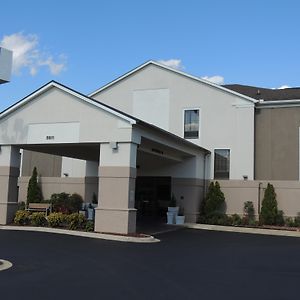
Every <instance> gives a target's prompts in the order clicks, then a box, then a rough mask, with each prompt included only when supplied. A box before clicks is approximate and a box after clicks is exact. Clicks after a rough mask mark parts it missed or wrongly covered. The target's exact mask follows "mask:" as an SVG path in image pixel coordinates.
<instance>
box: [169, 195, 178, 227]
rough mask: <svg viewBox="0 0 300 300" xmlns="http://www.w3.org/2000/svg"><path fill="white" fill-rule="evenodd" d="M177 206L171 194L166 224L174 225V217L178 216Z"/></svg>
mask: <svg viewBox="0 0 300 300" xmlns="http://www.w3.org/2000/svg"><path fill="white" fill-rule="evenodd" d="M176 205H177V200H176V197H175V196H174V194H172V197H171V200H170V203H169V206H168V212H167V219H168V222H167V224H174V223H175V217H176V216H177V215H178V211H179V207H178V206H176Z"/></svg>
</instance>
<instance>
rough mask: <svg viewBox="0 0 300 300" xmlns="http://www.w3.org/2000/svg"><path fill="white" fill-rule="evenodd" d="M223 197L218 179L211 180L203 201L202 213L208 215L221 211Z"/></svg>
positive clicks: (223, 201)
mask: <svg viewBox="0 0 300 300" xmlns="http://www.w3.org/2000/svg"><path fill="white" fill-rule="evenodd" d="M224 203H225V197H224V194H223V192H222V191H221V187H220V184H219V182H218V181H216V182H215V183H214V182H211V183H210V185H209V187H208V192H207V196H206V199H205V202H204V214H205V215H206V216H210V215H212V214H214V213H218V212H220V211H221V209H222V206H223V205H224Z"/></svg>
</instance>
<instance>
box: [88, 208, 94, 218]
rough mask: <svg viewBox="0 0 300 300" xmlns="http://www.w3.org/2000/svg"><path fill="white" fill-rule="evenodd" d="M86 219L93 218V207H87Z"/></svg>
mask: <svg viewBox="0 0 300 300" xmlns="http://www.w3.org/2000/svg"><path fill="white" fill-rule="evenodd" d="M87 219H88V220H90V221H93V220H94V209H93V208H88V209H87Z"/></svg>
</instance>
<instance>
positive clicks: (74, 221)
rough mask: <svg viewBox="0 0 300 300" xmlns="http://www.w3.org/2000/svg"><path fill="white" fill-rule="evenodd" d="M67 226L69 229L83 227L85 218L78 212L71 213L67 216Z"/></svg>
mask: <svg viewBox="0 0 300 300" xmlns="http://www.w3.org/2000/svg"><path fill="white" fill-rule="evenodd" d="M67 222H68V228H69V229H71V230H76V229H84V227H85V223H86V218H85V216H84V215H82V214H79V213H73V214H71V215H68V216H67Z"/></svg>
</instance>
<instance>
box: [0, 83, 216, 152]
mask: <svg viewBox="0 0 300 300" xmlns="http://www.w3.org/2000/svg"><path fill="white" fill-rule="evenodd" d="M52 87H56V88H58V89H59V90H61V91H64V92H66V93H69V94H70V95H73V96H75V97H78V98H80V99H81V100H83V101H85V102H87V103H89V104H92V105H94V106H96V107H98V108H100V109H103V110H104V111H107V112H109V113H111V114H113V115H115V116H117V117H119V118H121V119H123V120H126V121H128V122H129V123H130V124H132V125H135V124H139V125H141V126H144V127H148V128H152V129H154V130H156V131H159V132H161V133H164V134H167V135H168V136H170V137H172V138H173V139H175V140H176V141H178V142H181V143H183V144H186V145H188V146H190V147H193V148H196V149H201V150H202V151H204V152H206V153H210V151H209V150H207V149H205V148H203V147H201V146H198V145H196V144H194V143H192V142H190V141H187V140H185V139H183V138H181V137H180V136H177V135H175V134H173V133H171V132H168V131H166V130H164V129H162V128H160V127H157V126H155V125H153V124H149V123H147V122H144V121H142V120H140V119H138V118H135V117H133V116H131V115H129V114H127V113H124V112H122V111H120V110H118V109H115V108H113V107H111V106H109V105H107V104H104V103H102V102H99V101H97V100H95V99H93V98H91V97H88V96H85V95H84V94H82V93H79V92H77V91H75V90H73V89H71V88H69V87H67V86H65V85H63V84H61V83H59V82H56V81H54V80H52V81H50V82H48V83H47V84H45V85H43V86H42V87H40V88H39V89H37V90H36V91H34V92H33V93H31V94H29V95H28V96H26V97H25V98H23V99H21V100H20V101H18V102H16V103H15V104H13V105H12V106H10V107H8V108H6V109H5V110H3V111H2V112H1V113H0V119H2V118H4V117H5V116H7V115H9V114H10V113H12V112H13V111H15V110H17V109H18V108H19V107H21V106H23V105H25V104H26V103H28V102H30V101H31V100H32V99H34V98H35V97H37V96H39V95H41V94H42V93H44V92H46V91H47V90H49V89H50V88H52Z"/></svg>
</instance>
